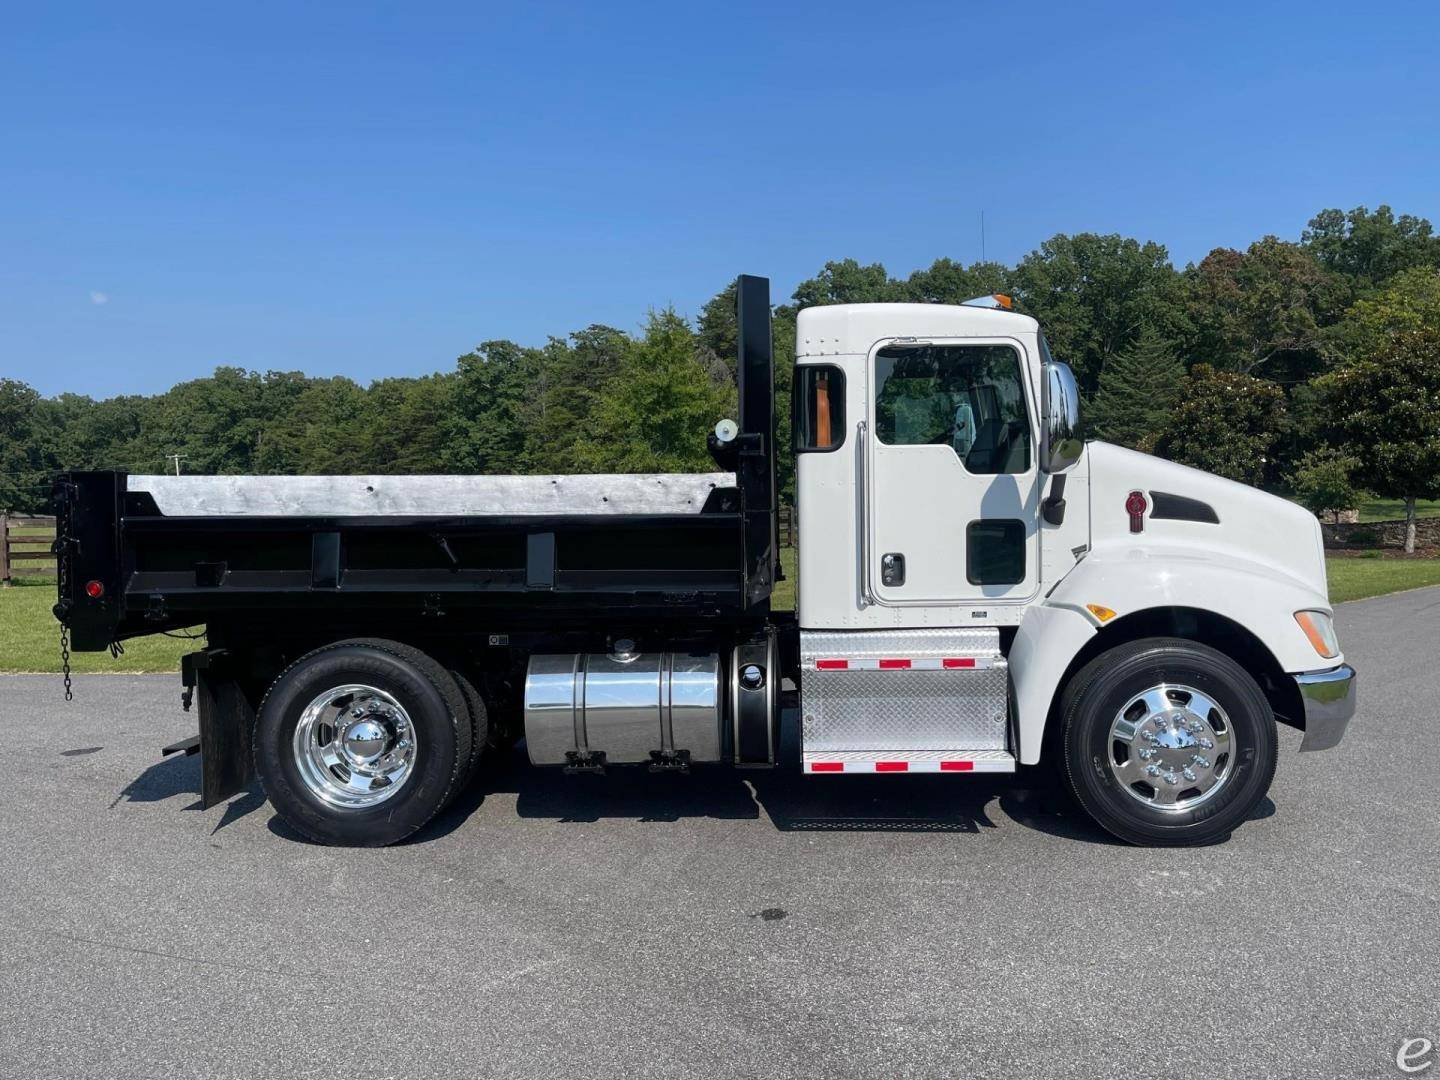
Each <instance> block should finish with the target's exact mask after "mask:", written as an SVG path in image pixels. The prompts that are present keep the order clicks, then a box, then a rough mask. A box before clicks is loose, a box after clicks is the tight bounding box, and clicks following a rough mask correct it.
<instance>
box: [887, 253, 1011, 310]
mask: <svg viewBox="0 0 1440 1080" xmlns="http://www.w3.org/2000/svg"><path fill="white" fill-rule="evenodd" d="M1011 280H1012V279H1011V273H1010V269H1009V267H1007V266H1005V265H1004V264H1002V263H997V262H976V263H971V264H970V265H969V266H962V265H961V264H960V263H958V262H955V261H953V260H951V259H936V260H935V261H934V262H933V263H931V264H930V265H929V266H928V267H926V268H925V269H924V270H916V271H915V272H914V273H913V274H911V275H910V276H909V277H908V278H907V279H906V280H905V292H906V294H907V298H908V299H910V300H914V301H916V302H917V303H921V304H963V303H964V302H965V301H966V300H973V299H974V298H975V297H977V296H990V295H992V294H994V293H1008V292H1009V291H1010V289H1011Z"/></svg>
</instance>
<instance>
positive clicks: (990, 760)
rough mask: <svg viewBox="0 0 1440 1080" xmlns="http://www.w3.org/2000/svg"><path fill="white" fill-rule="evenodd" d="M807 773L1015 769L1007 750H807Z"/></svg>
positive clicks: (1006, 771) (990, 771) (1011, 756)
mask: <svg viewBox="0 0 1440 1080" xmlns="http://www.w3.org/2000/svg"><path fill="white" fill-rule="evenodd" d="M801 757H802V759H803V761H804V767H805V771H806V772H807V773H972V772H986V773H1013V772H1014V771H1015V755H1014V754H1011V753H1010V752H1009V751H1006V750H906V751H891V752H881V751H875V750H832V751H822V750H815V751H806V752H805V753H804V754H802V755H801Z"/></svg>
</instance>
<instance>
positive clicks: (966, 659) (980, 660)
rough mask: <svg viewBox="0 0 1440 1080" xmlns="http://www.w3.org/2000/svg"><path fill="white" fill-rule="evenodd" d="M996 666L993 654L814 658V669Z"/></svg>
mask: <svg viewBox="0 0 1440 1080" xmlns="http://www.w3.org/2000/svg"><path fill="white" fill-rule="evenodd" d="M994 666H995V658H994V657H993V656H886V657H881V658H878V659H864V660H851V659H845V658H841V657H822V658H820V659H817V660H813V661H811V663H810V668H811V670H813V671H970V670H973V669H976V668H988V667H994Z"/></svg>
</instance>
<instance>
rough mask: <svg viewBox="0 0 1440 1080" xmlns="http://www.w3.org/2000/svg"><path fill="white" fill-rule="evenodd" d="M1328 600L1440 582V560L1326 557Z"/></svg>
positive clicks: (1339, 599)
mask: <svg viewBox="0 0 1440 1080" xmlns="http://www.w3.org/2000/svg"><path fill="white" fill-rule="evenodd" d="M1325 562H1326V566H1327V576H1328V577H1329V579H1330V602H1331V603H1332V604H1340V603H1343V602H1344V601H1346V600H1362V599H1364V598H1365V597H1367V596H1380V595H1381V594H1382V593H1392V592H1400V591H1401V590H1402V589H1419V588H1422V587H1424V586H1426V585H1440V559H1401V558H1396V559H1366V558H1344V559H1333V558H1332V559H1326V560H1325Z"/></svg>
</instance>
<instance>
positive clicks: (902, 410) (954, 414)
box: [875, 345, 1030, 474]
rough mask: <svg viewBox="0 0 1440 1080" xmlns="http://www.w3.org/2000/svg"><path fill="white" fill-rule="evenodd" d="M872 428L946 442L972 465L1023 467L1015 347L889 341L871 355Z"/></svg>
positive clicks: (1025, 451) (1024, 437) (896, 437)
mask: <svg viewBox="0 0 1440 1080" xmlns="http://www.w3.org/2000/svg"><path fill="white" fill-rule="evenodd" d="M875 383H876V387H877V391H878V392H877V394H876V399H875V434H876V436H877V437H878V438H879V440H880V441H881V442H882V443H885V444H886V445H889V446H930V445H936V444H943V445H945V446H949V447H950V448H951V449H952V450H954V451H955V453H956V455H958V456H959V458H960V460H961V461H962V462H964V464H965V468H966V469H968V470H969V471H970V472H972V473H989V474H994V473H1023V472H1028V471H1029V470H1030V421H1029V417H1028V415H1027V413H1026V411H1025V392H1024V388H1023V383H1022V381H1021V371H1020V354H1019V353H1018V352H1017V351H1016V350H1015V349H1014V348H1013V347H1011V346H1009V345H889V346H886V347H885V348H883V349H881V350H880V351H879V352H878V353H876V355H875Z"/></svg>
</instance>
